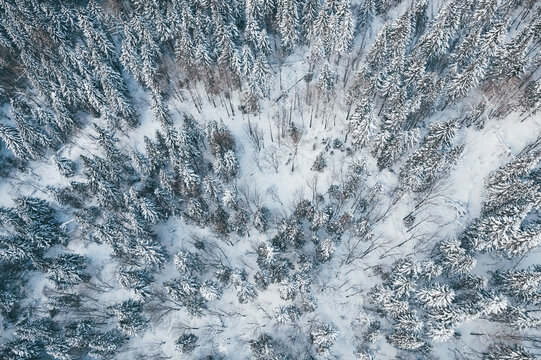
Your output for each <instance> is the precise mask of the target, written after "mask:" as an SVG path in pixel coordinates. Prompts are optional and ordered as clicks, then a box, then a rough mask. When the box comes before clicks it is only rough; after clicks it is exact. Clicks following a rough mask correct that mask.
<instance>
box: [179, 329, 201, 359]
mask: <svg viewBox="0 0 541 360" xmlns="http://www.w3.org/2000/svg"><path fill="white" fill-rule="evenodd" d="M198 340H199V338H198V337H197V336H196V335H194V334H192V333H188V334H184V335H182V336H181V337H179V338H178V339H177V341H176V342H175V349H176V350H177V351H178V352H180V353H183V354H189V353H191V352H193V351H194V350H195V348H196V347H197V346H198V344H197V343H198Z"/></svg>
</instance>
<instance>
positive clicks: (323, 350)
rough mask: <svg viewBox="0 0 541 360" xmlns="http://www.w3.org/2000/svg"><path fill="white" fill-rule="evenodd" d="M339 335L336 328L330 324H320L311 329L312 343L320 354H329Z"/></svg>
mask: <svg viewBox="0 0 541 360" xmlns="http://www.w3.org/2000/svg"><path fill="white" fill-rule="evenodd" d="M337 337H338V333H337V331H336V329H335V328H334V327H333V326H332V325H329V324H322V325H318V326H317V327H315V328H314V329H312V330H311V331H310V343H311V344H312V346H314V348H315V350H316V352H317V353H318V354H320V355H327V354H328V353H329V350H330V348H331V347H332V346H333V344H334V341H335V340H336V338H337Z"/></svg>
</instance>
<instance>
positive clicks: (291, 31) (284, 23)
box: [277, 0, 299, 50]
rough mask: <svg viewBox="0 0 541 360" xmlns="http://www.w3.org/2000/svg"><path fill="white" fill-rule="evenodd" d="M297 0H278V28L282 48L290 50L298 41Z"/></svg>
mask: <svg viewBox="0 0 541 360" xmlns="http://www.w3.org/2000/svg"><path fill="white" fill-rule="evenodd" d="M298 7H299V6H298V3H297V0H278V1H277V19H278V30H279V32H280V35H281V37H282V47H283V48H284V50H291V49H292V48H293V47H294V46H295V45H296V44H297V43H298V41H299V19H298V16H299V15H298V10H299V9H298Z"/></svg>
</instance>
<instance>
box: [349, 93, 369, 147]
mask: <svg viewBox="0 0 541 360" xmlns="http://www.w3.org/2000/svg"><path fill="white" fill-rule="evenodd" d="M374 127H375V126H374V118H373V115H372V102H371V101H370V100H369V99H368V98H366V97H363V98H362V99H361V100H360V101H359V104H358V105H357V106H356V107H355V110H354V112H353V114H352V115H351V117H350V119H349V131H350V132H351V137H352V141H351V142H352V144H353V146H355V147H356V148H363V147H364V146H365V145H366V144H367V142H368V140H369V139H370V136H371V135H372V133H373V131H374Z"/></svg>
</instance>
